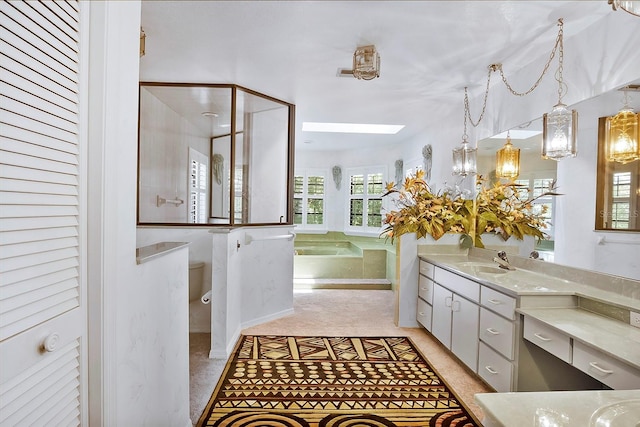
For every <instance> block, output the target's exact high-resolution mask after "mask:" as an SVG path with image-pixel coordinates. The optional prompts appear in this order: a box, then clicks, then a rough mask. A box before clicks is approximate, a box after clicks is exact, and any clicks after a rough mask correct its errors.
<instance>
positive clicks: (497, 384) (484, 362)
mask: <svg viewBox="0 0 640 427" xmlns="http://www.w3.org/2000/svg"><path fill="white" fill-rule="evenodd" d="M478 375H480V377H482V379H484V380H485V381H486V382H487V383H488V384H489V385H490V386H491V387H493V388H494V389H496V391H497V392H508V391H511V379H512V377H513V365H512V364H511V362H509V361H508V360H507V359H505V358H504V357H502V356H500V355H499V354H498V353H496V352H495V351H493V349H491V348H490V347H488V346H487V345H486V344H485V343H483V342H480V348H479V352H478Z"/></svg>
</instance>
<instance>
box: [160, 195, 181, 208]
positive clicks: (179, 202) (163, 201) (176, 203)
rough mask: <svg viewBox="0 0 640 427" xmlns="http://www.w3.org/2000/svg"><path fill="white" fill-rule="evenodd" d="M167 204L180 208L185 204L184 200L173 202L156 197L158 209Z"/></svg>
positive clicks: (174, 200)
mask: <svg viewBox="0 0 640 427" xmlns="http://www.w3.org/2000/svg"><path fill="white" fill-rule="evenodd" d="M165 203H169V204H172V205H175V206H180V205H181V204H183V203H184V200H182V199H173V200H171V199H168V200H167V199H165V198H164V197H160V195H157V196H156V206H157V207H160V206H162V205H164V204H165Z"/></svg>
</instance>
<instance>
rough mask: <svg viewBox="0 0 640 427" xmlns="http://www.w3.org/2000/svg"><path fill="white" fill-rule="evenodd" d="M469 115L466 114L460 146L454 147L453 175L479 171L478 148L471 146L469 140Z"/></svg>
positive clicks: (471, 173) (470, 173)
mask: <svg viewBox="0 0 640 427" xmlns="http://www.w3.org/2000/svg"><path fill="white" fill-rule="evenodd" d="M466 119H467V117H466V115H465V121H464V134H463V135H462V143H461V145H460V147H459V148H454V149H453V175H460V176H467V175H473V174H475V173H477V171H478V166H477V165H478V163H477V160H476V158H477V153H478V149H477V148H469V141H468V140H467V120H466Z"/></svg>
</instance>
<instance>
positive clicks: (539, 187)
mask: <svg viewBox="0 0 640 427" xmlns="http://www.w3.org/2000/svg"><path fill="white" fill-rule="evenodd" d="M552 182H553V179H552V178H543V179H534V180H533V197H538V196H540V195H542V193H544V192H545V191H549V187H550V186H551V183H552Z"/></svg>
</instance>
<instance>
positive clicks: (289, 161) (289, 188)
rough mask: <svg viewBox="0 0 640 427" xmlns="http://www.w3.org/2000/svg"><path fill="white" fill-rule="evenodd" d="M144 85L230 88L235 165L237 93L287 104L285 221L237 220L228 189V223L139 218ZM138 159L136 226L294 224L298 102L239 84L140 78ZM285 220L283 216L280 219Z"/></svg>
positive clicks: (223, 226) (231, 196)
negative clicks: (159, 220) (296, 110)
mask: <svg viewBox="0 0 640 427" xmlns="http://www.w3.org/2000/svg"><path fill="white" fill-rule="evenodd" d="M145 86H166V87H206V88H218V89H220V88H222V89H225V88H228V89H230V90H231V107H230V108H231V111H230V112H229V114H230V116H231V126H232V127H231V132H230V134H229V135H230V137H231V159H230V162H231V164H234V162H235V133H236V131H235V129H236V108H237V93H238V91H242V92H244V93H247V94H250V95H254V96H257V97H260V98H264V99H265V100H268V101H272V102H275V103H278V104H281V105H283V106H284V107H286V108H287V111H288V117H287V118H288V125H287V152H286V156H287V158H286V167H287V171H286V177H287V178H286V181H287V182H286V188H285V191H286V215H285V216H286V218H284V219H285V221H284V222H283V221H282V220H281V221H279V222H267V223H248V222H245V223H238V224H236V223H235V220H234V219H235V218H234V215H233V210H234V200H233V199H234V197H233V192H232V191H230V192H229V198H230V200H229V209H230V215H229V222H228V223H209V222H207V223H189V222H184V223H182V222H180V223H175V222H144V221H140V186H141V184H142V183H141V179H140V166H141V162H140V154H141V144H140V141H141V138H140V133H141V123H140V118H141V104H142V103H141V100H140V99H141V92H142V89H143V87H145ZM137 142H138V162H137V169H138V170H137V180H138V181H137V185H136V225H137V226H142V227H166V226H171V227H207V228H235V227H251V226H269V225H293V191H294V188H293V183H294V170H295V105H294V104H291V103H289V102H286V101H283V100H280V99H277V98H274V97H271V96H269V95H265V94H263V93H260V92H257V91H255V90H252V89H249V88H246V87H243V86H240V85H237V84H226V83H182V82H180V83H177V82H147V81H141V82H139V86H138V141H137ZM210 144H211V137H210ZM209 162H210V163H211V162H212V158H210V160H209ZM233 169H234V168H231V170H230V173H231V182H233V179H234V176H233V174H234V170H233ZM213 173H214V172H213V168H212V167H211V164H210V165H209V179H210V182H212V181H211V180H212V179H214V177H213ZM210 198H211V196H209V203H210ZM281 219H282V218H281Z"/></svg>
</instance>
